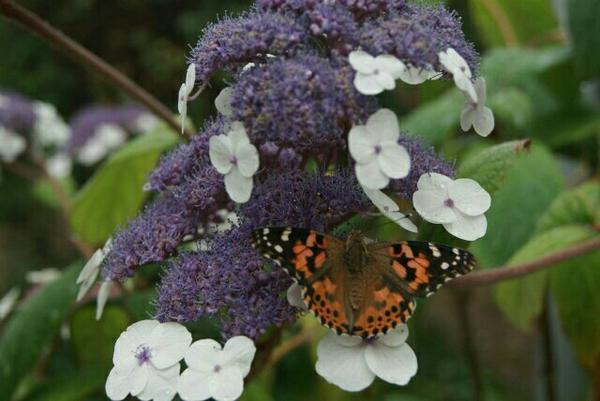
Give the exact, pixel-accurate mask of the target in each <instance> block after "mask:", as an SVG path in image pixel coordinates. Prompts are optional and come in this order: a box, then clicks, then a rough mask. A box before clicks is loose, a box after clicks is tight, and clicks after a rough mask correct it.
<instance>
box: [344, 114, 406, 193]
mask: <svg viewBox="0 0 600 401" xmlns="http://www.w3.org/2000/svg"><path fill="white" fill-rule="evenodd" d="M399 137H400V128H399V126H398V118H397V117H396V115H395V114H394V113H393V112H392V111H391V110H388V109H380V110H379V111H377V112H376V113H375V114H373V115H372V116H371V117H369V119H368V121H367V124H366V125H358V126H355V127H353V128H352V129H351V130H350V133H349V134H348V142H349V147H350V154H351V155H352V157H353V158H354V160H355V161H356V165H355V172H356V177H357V178H358V181H359V182H360V184H361V185H362V186H364V187H366V188H369V189H381V188H384V187H386V186H387V185H388V183H389V181H390V178H394V179H397V178H404V177H406V176H407V175H408V172H409V170H410V157H409V155H408V152H407V151H406V149H405V148H404V146H402V145H399V144H398V138H399Z"/></svg>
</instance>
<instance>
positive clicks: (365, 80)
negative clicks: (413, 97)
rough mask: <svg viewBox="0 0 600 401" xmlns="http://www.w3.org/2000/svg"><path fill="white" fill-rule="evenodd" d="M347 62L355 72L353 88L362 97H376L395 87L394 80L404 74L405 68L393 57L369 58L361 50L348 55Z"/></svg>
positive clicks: (384, 55)
mask: <svg viewBox="0 0 600 401" xmlns="http://www.w3.org/2000/svg"><path fill="white" fill-rule="evenodd" d="M348 60H349V61H350V65H351V66H352V68H353V69H354V70H355V71H356V75H355V77H354V87H355V88H356V90H358V91H359V92H360V93H362V94H363V95H377V94H379V93H381V92H383V91H384V90H392V89H394V88H395V87H396V80H397V79H400V78H401V77H402V76H403V74H405V72H406V66H405V65H404V63H403V62H402V61H400V60H398V59H397V58H396V57H395V56H392V55H390V54H382V55H380V56H377V57H373V56H371V55H370V54H369V53H366V52H364V51H362V50H355V51H353V52H352V53H350V55H349V57H348Z"/></svg>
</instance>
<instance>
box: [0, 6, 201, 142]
mask: <svg viewBox="0 0 600 401" xmlns="http://www.w3.org/2000/svg"><path fill="white" fill-rule="evenodd" d="M0 14H3V15H4V16H5V17H6V18H8V19H10V20H12V21H15V22H17V23H19V24H21V25H22V26H24V27H25V28H27V29H28V30H30V31H32V32H34V33H36V34H38V35H39V36H40V37H42V38H43V39H45V40H47V41H48V42H50V43H52V44H54V45H56V46H57V47H58V48H59V49H62V50H63V51H64V52H66V53H67V54H68V55H70V56H71V57H73V58H74V59H75V60H76V61H79V62H80V63H82V64H84V65H86V66H88V67H91V68H92V69H93V70H95V71H96V72H98V73H99V74H100V75H102V76H104V77H105V78H107V79H108V80H109V81H111V82H113V83H114V84H115V85H116V86H117V87H119V88H120V89H121V90H123V91H125V92H127V93H128V94H129V95H130V96H131V97H132V98H134V99H137V100H138V101H139V102H140V103H142V104H143V105H144V106H146V107H147V108H148V110H150V111H151V112H152V113H154V114H155V115H156V116H157V117H159V118H160V119H162V120H163V121H165V122H166V123H167V124H168V125H169V126H170V127H171V128H173V129H174V130H175V132H178V131H179V130H180V127H181V126H180V124H179V121H178V120H177V118H176V117H175V116H174V115H173V113H171V111H170V110H169V108H167V107H166V106H165V105H164V104H163V103H161V102H160V101H159V100H158V99H156V98H155V97H154V96H152V95H151V94H150V93H148V91H146V90H145V89H144V88H142V87H140V86H139V85H138V84H136V83H135V82H133V81H132V80H131V79H130V78H128V77H127V76H125V75H124V74H123V73H121V72H120V71H118V70H117V69H115V68H114V67H113V66H111V65H110V64H108V63H107V62H106V61H104V60H102V59H101V58H100V57H98V56H97V55H95V54H94V53H92V52H91V51H89V50H88V49H86V48H85V47H83V46H82V45H81V44H79V43H78V42H76V41H75V40H73V39H72V38H70V37H69V36H67V35H65V34H64V33H62V32H61V31H59V30H58V29H56V28H54V27H53V26H52V25H50V24H49V23H48V22H47V21H44V20H43V19H42V18H40V17H39V16H38V15H36V14H34V13H33V12H32V11H30V10H29V9H27V8H25V7H23V6H22V5H20V4H18V3H15V2H14V1H13V0H0ZM184 135H185V136H186V137H187V138H188V139H190V138H191V136H192V134H191V133H190V132H189V131H187V130H186V131H185V133H184Z"/></svg>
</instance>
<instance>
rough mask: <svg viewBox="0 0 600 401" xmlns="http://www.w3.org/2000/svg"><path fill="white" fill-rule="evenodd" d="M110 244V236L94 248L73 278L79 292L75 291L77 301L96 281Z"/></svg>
mask: <svg viewBox="0 0 600 401" xmlns="http://www.w3.org/2000/svg"><path fill="white" fill-rule="evenodd" d="M111 245H112V238H109V239H108V240H106V243H105V244H104V246H103V247H102V248H101V249H98V250H96V252H94V254H93V255H92V257H91V258H90V259H89V260H88V261H87V263H86V264H85V266H83V269H81V273H79V276H78V277H77V280H75V283H76V284H79V292H78V293H77V302H79V301H81V300H82V299H83V297H84V296H85V294H87V292H88V291H89V289H90V288H91V287H92V285H93V284H94V283H95V282H96V278H97V277H98V274H99V273H100V265H101V264H102V261H104V258H105V257H106V255H107V254H108V252H110V248H111Z"/></svg>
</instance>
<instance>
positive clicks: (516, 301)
mask: <svg viewBox="0 0 600 401" xmlns="http://www.w3.org/2000/svg"><path fill="white" fill-rule="evenodd" d="M592 235H593V232H592V231H591V230H590V229H589V228H586V227H584V226H578V225H569V226H563V227H556V228H553V229H551V230H548V231H546V232H543V233H541V234H539V235H536V236H534V237H533V238H532V239H531V240H529V241H528V242H527V243H526V244H525V245H523V247H521V248H520V249H519V250H518V251H517V252H516V253H515V254H514V255H513V256H512V257H511V258H510V260H509V261H508V262H507V265H509V266H511V265H516V264H519V263H524V262H529V261H531V260H535V259H538V258H541V257H543V256H544V255H547V254H551V253H553V252H557V251H560V250H561V249H564V248H568V247H569V246H571V245H573V244H576V243H578V242H580V241H585V240H587V239H589V238H590V237H591V236H592ZM548 274H549V270H547V269H544V270H541V271H539V272H537V273H534V274H531V275H528V276H526V277H523V278H520V279H516V280H511V281H505V282H503V283H500V284H499V285H498V286H497V287H496V293H495V296H496V302H497V303H498V306H499V307H500V310H502V312H504V315H505V316H506V318H507V319H508V320H510V321H511V322H512V323H513V324H514V325H515V326H516V327H518V328H519V329H521V330H523V331H528V330H529V329H530V328H531V323H532V322H533V320H534V319H535V318H536V317H537V316H538V315H539V313H540V312H541V311H542V308H543V305H544V295H545V293H546V284H547V278H548Z"/></svg>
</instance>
